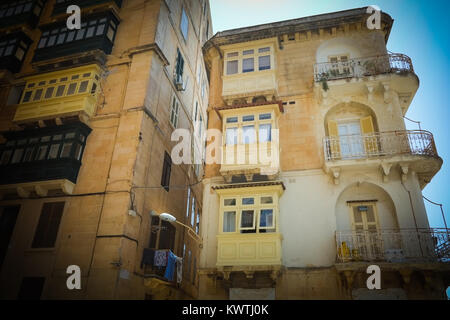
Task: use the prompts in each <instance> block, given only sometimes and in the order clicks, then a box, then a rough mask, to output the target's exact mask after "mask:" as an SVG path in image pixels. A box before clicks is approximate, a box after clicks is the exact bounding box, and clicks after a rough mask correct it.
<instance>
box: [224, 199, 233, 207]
mask: <svg viewBox="0 0 450 320" xmlns="http://www.w3.org/2000/svg"><path fill="white" fill-rule="evenodd" d="M223 204H224V205H225V206H235V205H236V199H225V200H224V201H223Z"/></svg>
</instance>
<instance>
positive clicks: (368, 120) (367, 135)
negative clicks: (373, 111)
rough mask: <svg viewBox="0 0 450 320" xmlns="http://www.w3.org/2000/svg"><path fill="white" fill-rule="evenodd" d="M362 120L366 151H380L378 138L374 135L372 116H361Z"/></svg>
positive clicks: (371, 152) (372, 152)
mask: <svg viewBox="0 0 450 320" xmlns="http://www.w3.org/2000/svg"><path fill="white" fill-rule="evenodd" d="M360 122H361V133H362V135H363V139H364V147H365V150H366V153H367V154H368V155H370V154H374V153H376V152H377V151H378V139H377V138H376V137H375V136H374V135H373V134H374V133H375V130H374V128H373V122H372V117H371V116H368V117H365V118H361V120H360Z"/></svg>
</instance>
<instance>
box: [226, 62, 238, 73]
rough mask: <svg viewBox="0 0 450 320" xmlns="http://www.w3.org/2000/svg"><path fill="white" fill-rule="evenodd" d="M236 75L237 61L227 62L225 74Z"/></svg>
mask: <svg viewBox="0 0 450 320" xmlns="http://www.w3.org/2000/svg"><path fill="white" fill-rule="evenodd" d="M236 73H238V61H237V60H233V61H228V62H227V74H236Z"/></svg>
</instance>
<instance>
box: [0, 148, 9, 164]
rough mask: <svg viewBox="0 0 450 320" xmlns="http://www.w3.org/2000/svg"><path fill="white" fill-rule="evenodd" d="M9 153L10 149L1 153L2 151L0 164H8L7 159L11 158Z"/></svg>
mask: <svg viewBox="0 0 450 320" xmlns="http://www.w3.org/2000/svg"><path fill="white" fill-rule="evenodd" d="M11 154H12V151H11V150H6V151H3V153H2V158H1V160H0V164H1V165H6V164H8V163H9V159H10V158H11Z"/></svg>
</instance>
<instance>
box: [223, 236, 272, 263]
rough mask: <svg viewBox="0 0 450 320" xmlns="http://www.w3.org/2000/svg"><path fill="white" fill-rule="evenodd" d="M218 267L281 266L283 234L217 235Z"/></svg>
mask: <svg viewBox="0 0 450 320" xmlns="http://www.w3.org/2000/svg"><path fill="white" fill-rule="evenodd" d="M217 243H218V249H217V250H218V253H217V266H269V265H270V266H273V265H281V234H279V233H266V234H258V233H254V234H236V235H226V234H221V235H217Z"/></svg>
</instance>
